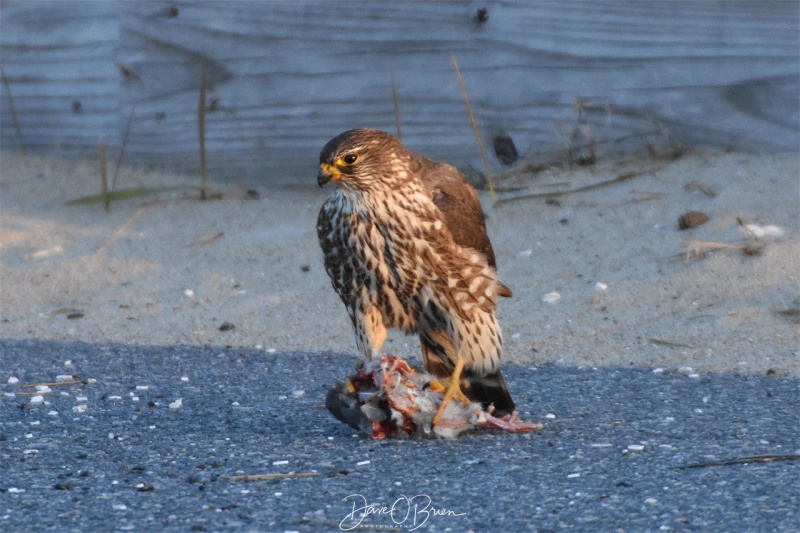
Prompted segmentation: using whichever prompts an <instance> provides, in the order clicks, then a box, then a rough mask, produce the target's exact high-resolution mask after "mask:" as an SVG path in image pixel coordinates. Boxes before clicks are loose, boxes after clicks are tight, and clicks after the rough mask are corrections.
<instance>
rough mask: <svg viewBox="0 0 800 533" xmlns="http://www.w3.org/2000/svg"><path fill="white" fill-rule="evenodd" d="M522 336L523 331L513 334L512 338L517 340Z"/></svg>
mask: <svg viewBox="0 0 800 533" xmlns="http://www.w3.org/2000/svg"><path fill="white" fill-rule="evenodd" d="M521 336H522V333H514V334H513V335H511V338H512V339H514V340H517V339H519V338H520V337H521Z"/></svg>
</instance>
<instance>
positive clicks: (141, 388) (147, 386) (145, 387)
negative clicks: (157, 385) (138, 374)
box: [136, 385, 150, 390]
mask: <svg viewBox="0 0 800 533" xmlns="http://www.w3.org/2000/svg"><path fill="white" fill-rule="evenodd" d="M149 388H150V386H149V385H136V390H148V389H149Z"/></svg>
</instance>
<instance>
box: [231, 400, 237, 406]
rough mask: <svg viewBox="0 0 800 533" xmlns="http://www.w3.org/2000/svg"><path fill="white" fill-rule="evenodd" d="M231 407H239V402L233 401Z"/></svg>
mask: <svg viewBox="0 0 800 533" xmlns="http://www.w3.org/2000/svg"><path fill="white" fill-rule="evenodd" d="M231 405H232V406H234V407H239V402H236V401H233V402H231Z"/></svg>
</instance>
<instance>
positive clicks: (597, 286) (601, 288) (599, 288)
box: [594, 281, 608, 292]
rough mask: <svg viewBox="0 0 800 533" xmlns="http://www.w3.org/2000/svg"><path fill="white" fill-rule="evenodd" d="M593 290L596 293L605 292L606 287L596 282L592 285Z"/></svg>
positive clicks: (600, 282)
mask: <svg viewBox="0 0 800 533" xmlns="http://www.w3.org/2000/svg"><path fill="white" fill-rule="evenodd" d="M594 290H596V291H597V292H604V291H607V290H608V285H606V284H605V283H603V282H602V281H598V282H597V283H595V284H594Z"/></svg>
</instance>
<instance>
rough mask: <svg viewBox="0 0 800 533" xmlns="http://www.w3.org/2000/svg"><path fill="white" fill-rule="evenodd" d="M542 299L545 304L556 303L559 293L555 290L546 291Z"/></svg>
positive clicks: (559, 298) (558, 300)
mask: <svg viewBox="0 0 800 533" xmlns="http://www.w3.org/2000/svg"><path fill="white" fill-rule="evenodd" d="M542 301H543V302H544V303H546V304H557V303H558V302H560V301H561V295H560V294H558V293H557V292H548V293H547V294H545V295H544V297H543V298H542Z"/></svg>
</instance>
